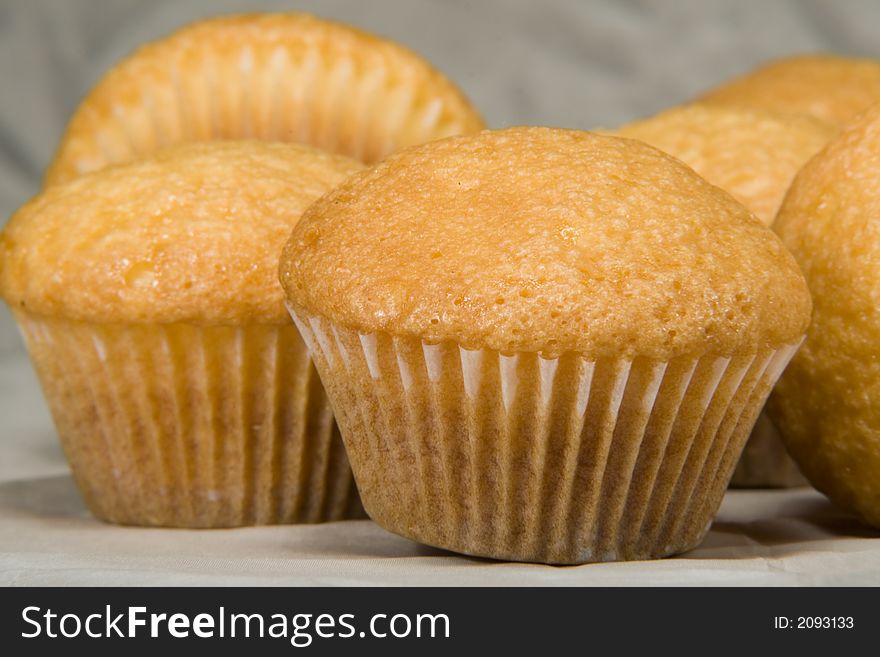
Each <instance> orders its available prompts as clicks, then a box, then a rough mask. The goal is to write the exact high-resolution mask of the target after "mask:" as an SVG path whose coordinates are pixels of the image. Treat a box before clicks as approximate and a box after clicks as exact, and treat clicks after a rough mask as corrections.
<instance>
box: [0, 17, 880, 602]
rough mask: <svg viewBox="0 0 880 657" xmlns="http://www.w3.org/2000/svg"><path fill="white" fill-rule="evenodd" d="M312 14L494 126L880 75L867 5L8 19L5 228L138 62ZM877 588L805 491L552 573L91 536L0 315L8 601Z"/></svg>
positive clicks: (372, 548) (312, 531) (862, 559)
mask: <svg viewBox="0 0 880 657" xmlns="http://www.w3.org/2000/svg"><path fill="white" fill-rule="evenodd" d="M260 10H305V11H309V12H312V13H315V14H318V15H321V16H325V17H328V18H335V19H338V20H342V21H345V22H349V23H352V24H355V25H358V26H360V27H362V28H365V29H367V30H370V31H373V32H376V33H378V34H381V35H384V36H388V37H391V38H393V39H396V40H398V41H400V42H402V43H404V44H406V45H408V46H409V47H411V48H412V49H414V50H416V51H417V52H420V53H422V54H423V55H425V56H426V57H427V58H428V59H430V60H431V61H432V62H434V64H435V65H437V67H438V68H440V69H441V70H443V71H444V72H445V73H446V74H448V75H449V76H450V77H451V78H452V79H453V80H455V81H456V82H457V83H458V84H459V85H460V86H461V87H462V88H463V89H464V91H465V93H466V94H467V95H468V96H469V97H470V98H471V99H472V100H473V101H474V102H475V103H476V105H477V106H478V107H479V108H480V109H481V110H482V112H483V114H484V116H485V118H486V120H487V121H488V123H489V124H490V125H491V126H493V127H501V126H506V125H515V124H544V125H554V126H563V127H573V128H583V129H589V128H594V127H613V126H616V125H618V124H620V123H623V122H625V121H629V120H632V119H634V118H638V117H641V116H647V115H650V114H653V113H655V112H657V111H659V110H661V109H664V108H666V107H668V106H670V105H674V104H677V103H681V102H684V101H686V100H688V99H690V98H692V97H693V96H694V95H696V94H697V93H699V92H700V91H701V90H703V89H705V88H707V87H709V86H711V85H713V84H716V83H718V82H720V81H722V80H724V79H726V78H728V77H730V76H733V75H736V74H739V73H742V72H745V71H747V70H749V69H750V68H752V67H754V66H756V65H757V64H759V63H760V62H762V61H764V60H766V59H769V58H772V57H775V56H781V55H785V54H789V53H794V52H803V51H815V50H828V51H834V52H838V53H842V54H854V55H863V56H871V57H880V41H878V40H877V28H878V26H880V3H877V2H873V1H871V0H860V1H855V0H837V1H835V0H801V1H795V0H789V1H783V0H768V1H766V2H742V1H738V0H666V1H658V0H653V1H651V0H589V1H580V2H578V1H576V0H553V1H543V2H529V1H528V0H372V1H370V2H364V1H359V0H321V1H317V0H314V1H309V2H283V1H280V0H276V1H272V0H264V1H259V2H257V1H254V2H247V1H245V0H211V1H210V2H209V1H207V0H112V1H111V0H28V1H27V2H23V1H20V0H0V82H2V85H0V215H2V220H0V221H3V222H5V220H6V218H8V216H9V215H10V213H11V212H12V211H14V210H15V208H16V207H18V206H19V205H21V204H22V203H23V202H24V201H25V200H27V199H28V198H29V197H30V196H32V195H33V194H35V193H36V192H37V191H38V188H39V185H40V178H41V175H42V171H43V169H44V168H45V167H46V165H47V164H48V162H49V159H50V157H51V156H52V153H53V150H54V148H55V145H56V143H57V141H58V139H59V138H60V136H61V133H62V131H63V128H64V124H65V121H66V119H67V117H68V116H69V115H70V113H71V112H72V111H73V109H74V108H75V106H76V104H77V102H78V101H79V99H80V98H81V97H82V96H83V95H84V94H85V92H86V91H87V90H88V89H89V87H90V86H91V85H92V84H93V83H94V82H95V81H96V80H97V79H98V78H99V76H100V75H101V74H102V72H103V71H105V70H107V69H108V68H109V67H110V66H112V64H113V63H114V62H115V61H116V60H117V59H119V58H120V57H121V56H123V55H125V54H126V53H128V52H129V51H130V50H132V49H133V48H134V47H136V46H137V45H139V44H141V43H143V42H145V41H147V40H150V39H154V38H157V37H160V36H162V35H165V34H167V33H168V32H170V31H172V30H173V29H175V28H176V27H178V26H180V25H183V24H185V23H187V22H189V21H191V20H194V19H197V18H200V17H204V16H209V15H215V14H220V13H229V12H239V11H260ZM251 583H253V584H303V585H325V584H355V585H357V584H380V585H381V584H393V585H407V584H431V585H446V584H466V585H483V584H486V585H609V584H615V585H627V584H632V585H654V584H660V585H677V584H689V585H701V584H720V585H748V584H779V585H798V584H806V585H814V584H839V585H859V584H874V585H877V584H880V534H878V533H877V532H872V531H870V530H868V529H866V528H864V527H862V526H860V525H859V524H858V523H857V522H856V521H855V520H853V519H851V518H849V517H848V516H847V515H846V514H844V513H843V512H841V511H839V510H837V509H835V508H834V507H832V506H831V505H830V504H829V503H828V502H827V501H826V500H825V498H824V497H822V496H821V495H819V494H818V493H816V492H815V491H812V490H810V489H802V490H798V491H788V492H785V491H782V492H779V491H777V492H768V491H746V492H743V491H738V492H731V493H728V496H727V498H726V499H725V502H724V505H723V507H722V509H721V512H720V514H719V516H718V519H717V521H716V523H715V524H714V526H713V528H712V530H711V532H710V534H709V536H708V538H707V540H706V541H705V543H704V544H703V545H702V546H701V547H700V548H699V549H697V550H695V551H693V552H691V553H689V554H688V555H685V557H683V558H676V559H667V560H664V561H659V562H651V563H617V564H598V565H588V566H580V567H568V568H552V567H547V566H537V565H526V564H504V563H496V562H491V561H487V560H482V559H471V558H466V557H459V556H455V555H452V554H450V553H447V552H443V551H441V550H435V549H432V548H426V547H422V546H419V545H417V544H415V543H412V542H411V541H408V540H406V539H403V538H399V537H396V536H393V535H391V534H389V533H387V532H385V531H383V530H382V529H380V528H379V527H377V526H376V525H375V524H373V523H372V522H369V521H360V522H349V523H332V524H328V525H323V526H312V527H264V528H249V529H238V530H222V531H221V530H214V531H184V530H157V529H138V528H121V527H113V526H109V525H104V524H102V523H100V522H98V521H96V520H93V519H92V518H91V517H90V516H89V514H88V513H87V512H86V511H85V509H84V507H83V504H82V502H81V500H80V498H79V496H78V494H77V492H76V489H75V487H74V486H73V483H72V480H71V478H70V475H69V471H68V468H67V465H66V463H65V461H64V457H63V454H62V453H61V450H60V448H59V446H58V442H57V438H56V436H55V433H54V429H53V428H52V423H51V419H50V417H49V414H48V411H47V410H46V407H45V404H44V402H43V400H42V396H41V393H40V390H39V386H38V384H37V382H36V379H35V377H34V375H33V372H32V370H31V368H30V365H29V363H28V360H27V357H26V355H25V353H24V348H23V345H22V342H21V339H20V338H19V336H18V334H17V331H16V330H15V327H14V323H13V322H12V320H11V318H10V315H9V313H8V311H7V310H6V308H5V307H4V308H3V309H2V310H0V584H193V585H196V584H198V585H213V584H251Z"/></svg>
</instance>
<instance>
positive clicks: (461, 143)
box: [280, 128, 810, 564]
mask: <svg viewBox="0 0 880 657" xmlns="http://www.w3.org/2000/svg"><path fill="white" fill-rule="evenodd" d="M280 276H281V281H282V285H283V286H284V289H285V291H286V294H287V299H288V302H289V308H290V310H291V314H292V316H293V318H294V321H295V322H296V323H297V325H298V326H299V327H300V331H301V332H302V334H303V338H304V339H305V341H306V343H307V344H308V345H309V348H310V350H311V353H312V355H313V358H314V360H315V364H316V366H317V368H318V373H319V374H320V376H321V379H322V381H323V382H324V384H325V387H326V388H327V392H328V396H329V397H330V401H331V404H332V406H333V408H334V411H335V413H336V417H337V421H338V422H339V424H340V429H341V431H342V436H343V440H344V441H345V444H346V449H347V451H348V454H349V459H350V461H351V464H352V469H353V472H354V475H355V479H356V481H357V483H358V488H359V490H360V492H361V496H362V499H363V502H364V506H365V508H366V510H367V513H368V514H369V515H370V516H371V517H372V518H373V519H374V520H376V522H378V523H379V524H380V525H382V526H383V527H385V528H386V529H388V530H390V531H393V532H396V533H398V534H401V535H403V536H407V537H410V538H412V539H415V540H417V541H420V542H423V543H427V544H430V545H434V546H438V547H442V548H446V549H450V550H454V551H457V552H462V553H465V554H471V555H480V556H487V557H493V558H499V559H512V560H522V561H537V562H548V563H560V564H565V563H581V562H587V561H607V560H615V559H643V558H652V557H660V556H664V555H669V554H675V553H678V552H682V551H685V550H688V549H690V548H692V547H694V546H695V545H696V544H698V543H699V542H700V541H701V539H702V538H703V536H704V534H705V532H706V531H707V530H708V527H709V524H710V522H711V519H712V516H713V515H714V513H715V511H716V509H717V507H718V505H719V504H720V501H721V498H722V496H723V493H724V489H725V488H726V486H727V482H728V480H729V478H730V475H731V473H732V472H733V468H734V465H735V463H736V459H737V457H738V456H739V453H740V451H741V450H742V447H743V444H744V443H745V440H746V437H747V436H748V432H749V430H750V429H751V426H752V424H753V422H754V420H755V417H756V416H757V414H758V411H759V410H760V408H761V405H762V404H763V401H764V398H765V397H766V395H767V393H768V392H769V391H770V388H771V386H772V384H773V383H774V381H775V380H776V377H777V376H778V375H779V373H780V372H781V370H782V368H783V367H784V366H785V364H786V362H787V361H788V359H789V358H790V356H791V355H792V354H793V352H794V350H795V349H796V348H797V346H798V344H799V342H800V340H801V338H802V336H803V334H804V331H805V328H806V325H807V321H808V318H809V310H810V300H809V295H808V292H807V289H806V286H805V284H804V281H803V277H802V275H801V273H800V271H799V270H798V268H797V265H796V263H795V262H794V260H793V259H792V257H791V255H790V254H789V253H788V252H787V251H786V250H785V249H784V248H783V246H782V244H781V243H780V242H779V240H778V239H777V238H776V236H775V235H774V234H773V233H772V231H770V230H769V229H768V228H767V227H766V226H764V225H762V224H761V223H760V222H759V221H758V220H757V219H755V218H754V217H753V216H752V215H751V214H750V213H749V212H748V211H747V210H746V209H745V208H743V207H742V206H741V205H740V204H739V203H738V202H736V201H735V200H734V199H733V198H732V197H730V196H729V195H728V194H726V193H725V192H722V191H721V190H719V189H717V188H716V187H714V186H712V185H710V184H709V183H707V182H705V181H704V180H703V179H702V178H701V177H700V176H698V175H697V174H696V173H694V172H693V171H692V170H691V169H690V168H688V167H686V166H684V165H683V164H681V163H680V162H679V161H678V160H675V159H674V158H672V157H670V156H668V155H666V154H664V153H662V152H660V151H658V150H656V149H654V148H652V147H650V146H647V145H645V144H643V143H641V142H638V141H634V140H629V139H619V138H615V137H607V136H599V135H592V134H589V133H582V132H576V131H567V130H557V129H549V128H511V129H507V130H500V131H485V132H482V133H479V134H476V135H469V136H462V137H456V138H450V139H446V140H441V141H437V142H433V143H431V144H426V145H423V146H421V147H415V148H412V149H408V150H406V151H404V152H401V153H398V154H395V155H392V156H390V157H389V158H387V159H386V160H385V161H384V162H382V163H380V164H379V165H377V166H376V167H375V168H373V169H371V170H368V171H366V172H363V173H360V174H355V176H353V177H352V178H350V179H349V180H348V181H346V182H345V183H343V184H342V185H341V186H340V187H338V188H337V189H336V190H334V191H333V192H331V193H330V194H328V195H326V196H324V197H323V198H322V199H320V200H319V201H318V202H316V203H315V205H313V206H312V207H311V208H310V209H309V210H308V211H307V212H306V213H305V214H304V216H303V219H302V221H301V222H300V223H299V224H298V225H297V226H296V228H295V229H294V231H293V233H292V235H291V238H290V240H289V241H288V243H287V245H286V247H285V250H284V252H283V255H282V258H281V264H280Z"/></svg>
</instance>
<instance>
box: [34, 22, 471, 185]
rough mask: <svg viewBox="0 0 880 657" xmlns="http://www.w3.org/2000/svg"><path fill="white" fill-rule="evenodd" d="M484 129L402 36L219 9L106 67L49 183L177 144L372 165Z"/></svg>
mask: <svg viewBox="0 0 880 657" xmlns="http://www.w3.org/2000/svg"><path fill="white" fill-rule="evenodd" d="M482 127H483V123H482V120H481V119H480V117H479V115H478V114H477V112H476V111H475V110H474V108H473V107H472V106H471V105H470V104H469V103H468V101H467V100H466V99H465V98H464V96H463V95H462V94H461V92H460V91H459V90H458V89H457V88H456V87H455V86H454V85H453V84H452V83H450V82H449V80H447V79H446V78H445V77H444V76H443V75H442V74H441V73H440V72H438V71H437V70H436V69H434V68H433V67H432V66H431V65H430V64H428V63H427V62H426V61H425V60H424V59H422V58H421V57H419V56H418V55H416V54H415V53H413V52H411V51H409V50H407V49H406V48H404V47H402V46H399V45H397V44H396V43H393V42H391V41H388V40H386V39H382V38H379V37H376V36H372V35H370V34H367V33H365V32H361V31H359V30H356V29H354V28H351V27H348V26H346V25H342V24H338V23H333V22H330V21H325V20H321V19H318V18H314V17H312V16H308V15H305V14H246V15H236V16H223V17H220V18H212V19H209V20H204V21H200V22H198V23H194V24H192V25H189V26H187V27H184V28H183V29H181V30H179V31H177V32H175V33H174V34H172V35H170V36H168V37H166V38H164V39H161V40H159V41H156V42H153V43H150V44H148V45H146V46H144V47H142V48H140V49H139V50H137V51H136V52H134V53H133V54H132V55H130V56H129V57H127V58H126V59H124V60H123V61H121V62H120V63H119V64H118V65H116V66H115V67H114V68H113V69H112V70H111V71H110V72H109V73H107V74H106V75H105V76H104V78H103V79H102V80H101V81H100V82H98V84H97V85H96V86H95V88H94V89H93V90H92V91H91V93H89V94H88V96H86V98H85V99H84V100H83V102H82V104H81V105H80V107H79V109H78V110H77V111H76V113H75V114H74V116H73V118H72V119H71V121H70V124H69V125H68V127H67V131H66V133H65V135H64V138H63V140H62V142H61V145H60V147H59V148H58V151H57V153H56V155H55V158H54V161H53V162H52V164H51V166H50V167H49V170H48V172H47V174H46V183H47V184H50V183H57V182H60V181H63V180H67V179H69V178H72V177H75V176H76V175H79V174H82V173H85V172H88V171H93V170H95V169H99V168H101V167H103V166H106V165H107V164H111V163H115V162H123V161H127V160H131V159H134V158H136V157H138V156H143V155H146V154H149V153H151V152H153V151H155V150H156V149H158V148H160V147H162V146H167V145H169V144H173V143H178V142H182V141H195V140H205V139H251V138H253V139H266V140H272V141H296V142H303V143H308V144H312V145H314V146H319V147H321V148H324V149H326V150H330V151H333V152H337V153H340V154H343V155H348V156H350V157H354V158H357V159H360V160H362V161H366V162H372V161H375V160H378V159H380V158H382V157H383V156H385V155H386V154H387V153H389V152H391V151H394V150H396V149H398V148H401V147H404V146H409V145H412V144H418V143H421V142H424V141H429V140H431V139H437V138H440V137H446V136H449V135H454V134H460V133H464V132H470V131H475V130H479V129H480V128H482Z"/></svg>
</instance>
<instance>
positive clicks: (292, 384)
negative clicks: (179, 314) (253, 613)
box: [17, 313, 362, 527]
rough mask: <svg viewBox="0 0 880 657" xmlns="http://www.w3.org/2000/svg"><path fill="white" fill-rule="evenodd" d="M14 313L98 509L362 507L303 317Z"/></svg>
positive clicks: (117, 515) (269, 512)
mask: <svg viewBox="0 0 880 657" xmlns="http://www.w3.org/2000/svg"><path fill="white" fill-rule="evenodd" d="M17 319H18V321H19V326H20V327H21V329H22V332H23V334H24V336H25V339H26V341H27V344H28V349H29V351H30V354H31V358H32V361H33V363H34V365H35V367H36V370H37V373H38V375H39V378H40V381H41V384H42V386H43V390H44V392H45V395H46V398H47V400H48V402H49V407H50V409H51V412H52V416H53V419H54V421H55V425H56V427H57V430H58V434H59V436H60V438H61V442H62V445H63V447H64V451H65V453H66V455H67V458H68V460H69V462H70V465H71V468H72V470H73V474H74V478H75V479H76V482H77V485H78V486H79V489H80V491H81V492H82V494H83V497H84V498H85V501H86V503H87V505H88V506H89V508H90V509H91V511H92V512H93V513H94V514H95V515H96V516H98V517H99V518H102V519H104V520H108V521H110V522H116V523H122V524H133V525H160V526H177V527H229V526H240V525H255V524H274V523H294V522H320V521H325V520H337V519H341V518H345V517H350V516H354V517H357V516H361V515H362V510H361V508H360V503H359V499H358V496H357V491H356V489H355V486H354V483H353V479H352V476H351V471H350V468H349V465H348V460H347V457H346V454H345V451H344V448H343V445H342V442H341V440H340V437H339V434H338V430H337V428H336V425H335V422H334V421H333V416H332V412H331V410H330V407H329V405H328V403H327V399H326V395H325V393H324V391H323V388H322V386H321V384H320V381H319V379H318V377H317V375H316V373H315V371H314V368H313V366H312V363H311V359H310V358H309V357H308V353H307V352H306V349H305V346H304V345H303V342H302V340H301V339H300V337H299V335H298V334H297V332H296V330H295V329H294V327H293V326H270V325H266V326H248V327H201V326H194V325H187V324H170V325H154V326H148V325H145V326H132V325H128V326H114V325H97V324H88V323H83V322H72V321H66V320H50V319H45V318H41V317H37V316H33V315H30V314H25V313H18V314H17Z"/></svg>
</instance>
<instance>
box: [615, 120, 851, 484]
mask: <svg viewBox="0 0 880 657" xmlns="http://www.w3.org/2000/svg"><path fill="white" fill-rule="evenodd" d="M835 133H836V129H835V128H834V127H833V126H832V125H831V124H828V123H824V122H822V121H819V120H818V119H813V118H811V117H808V116H786V115H780V114H774V113H772V112H767V111H764V110H753V109H748V108H743V107H727V106H722V105H699V104H696V105H687V106H684V107H676V108H673V109H670V110H667V111H666V112H663V113H661V114H658V115H657V116H654V117H652V118H649V119H645V120H643V121H637V122H635V123H630V124H629V125H625V126H623V127H622V128H620V129H619V130H618V131H617V133H616V134H618V135H620V136H622V137H631V138H633V139H640V140H642V141H644V142H647V143H649V144H651V145H652V146H656V147H657V148H659V149H660V150H663V151H665V152H667V153H669V154H670V155H674V156H675V157H677V158H679V159H680V160H682V161H683V162H684V163H685V164H687V165H689V166H691V167H693V169H694V170H695V171H696V172H697V173H699V174H700V175H701V176H703V177H704V178H705V179H706V180H708V181H709V182H710V183H712V184H714V185H717V186H718V187H721V188H722V189H724V190H726V191H728V192H730V193H731V194H732V195H733V196H734V198H736V199H737V200H738V201H740V202H741V203H742V204H743V205H745V206H746V207H747V208H748V209H749V210H751V211H752V212H754V213H755V215H756V216H757V217H758V218H759V219H760V220H761V221H763V222H764V223H765V224H766V225H768V226H769V225H770V224H771V223H773V219H774V218H775V217H776V212H777V211H778V210H779V206H780V204H781V203H782V199H783V197H784V196H785V192H786V190H788V186H789V185H790V184H791V180H792V178H794V175H795V174H796V173H797V172H798V170H799V169H800V168H801V166H803V164H804V162H806V161H807V160H808V159H809V158H810V157H811V156H812V155H814V154H815V153H816V152H818V151H819V150H820V149H821V148H822V147H823V146H824V145H825V144H826V143H827V142H828V140H829V139H831V137H832V136H833V135H834V134H835ZM805 483H806V480H805V479H804V478H803V475H801V473H800V472H799V471H798V469H797V466H796V465H795V463H794V462H793V461H792V460H791V457H790V456H789V455H788V453H787V452H786V450H785V447H784V446H783V444H782V442H781V441H780V439H779V435H778V433H777V432H776V429H775V428H774V427H773V423H772V422H771V421H770V419H769V418H767V417H766V415H764V414H762V415H761V416H760V417H759V419H758V421H757V423H756V424H755V427H754V429H753V431H752V436H751V438H750V439H749V441H748V443H747V444H746V448H745V450H744V451H743V454H742V457H741V458H740V461H739V464H738V465H737V468H736V470H735V471H734V473H733V478H732V479H731V485H732V486H740V487H773V488H783V487H793V486H803V485H804V484H805Z"/></svg>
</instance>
